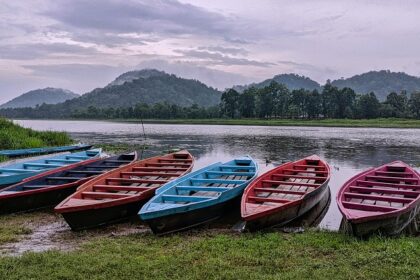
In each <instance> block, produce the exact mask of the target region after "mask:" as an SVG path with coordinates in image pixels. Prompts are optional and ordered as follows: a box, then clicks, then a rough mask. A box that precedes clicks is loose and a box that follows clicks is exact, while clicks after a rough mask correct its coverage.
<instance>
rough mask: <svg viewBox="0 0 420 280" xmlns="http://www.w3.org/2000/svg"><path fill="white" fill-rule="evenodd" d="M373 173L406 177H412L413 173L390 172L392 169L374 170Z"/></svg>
mask: <svg viewBox="0 0 420 280" xmlns="http://www.w3.org/2000/svg"><path fill="white" fill-rule="evenodd" d="M375 175H388V176H393V175H395V176H397V175H399V176H404V177H405V176H407V177H413V174H411V173H409V172H392V171H380V170H378V171H375Z"/></svg>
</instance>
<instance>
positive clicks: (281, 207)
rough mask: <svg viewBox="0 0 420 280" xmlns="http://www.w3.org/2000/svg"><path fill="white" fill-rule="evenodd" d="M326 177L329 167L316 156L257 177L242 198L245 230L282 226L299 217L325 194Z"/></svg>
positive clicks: (282, 166)
mask: <svg viewBox="0 0 420 280" xmlns="http://www.w3.org/2000/svg"><path fill="white" fill-rule="evenodd" d="M330 177H331V171H330V167H329V165H328V164H327V163H326V162H325V161H323V160H322V159H321V158H319V157H318V156H316V155H313V156H309V157H306V158H304V159H301V160H298V161H295V162H288V163H285V164H282V165H280V166H278V167H276V168H274V169H272V170H270V171H268V172H266V173H265V174H263V175H261V176H259V177H258V178H257V179H256V180H255V181H254V182H253V183H251V184H250V185H249V186H248V187H247V188H246V190H245V191H244V194H243V196H242V201H241V216H242V219H243V220H244V221H245V222H246V225H245V229H247V230H251V231H252V230H258V229H263V228H267V227H272V226H282V225H285V224H287V223H289V222H291V221H292V220H294V219H296V218H298V217H300V216H302V215H303V214H305V213H306V212H307V211H308V210H309V209H311V208H312V207H314V206H315V205H316V204H318V203H319V202H320V201H321V199H322V198H323V197H324V196H325V195H327V194H328V182H329V180H330Z"/></svg>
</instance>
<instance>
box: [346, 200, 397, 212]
mask: <svg viewBox="0 0 420 280" xmlns="http://www.w3.org/2000/svg"><path fill="white" fill-rule="evenodd" d="M342 203H343V205H344V206H346V207H347V208H350V209H355V210H360V211H376V212H391V211H395V210H398V209H399V208H396V207H390V206H382V205H374V204H362V203H355V202H350V201H343V202H342Z"/></svg>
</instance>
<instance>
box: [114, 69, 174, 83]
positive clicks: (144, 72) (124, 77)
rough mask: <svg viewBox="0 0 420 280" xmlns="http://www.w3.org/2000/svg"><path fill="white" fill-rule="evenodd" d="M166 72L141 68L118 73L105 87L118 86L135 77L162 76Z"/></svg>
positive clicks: (135, 78)
mask: <svg viewBox="0 0 420 280" xmlns="http://www.w3.org/2000/svg"><path fill="white" fill-rule="evenodd" d="M165 75H168V74H166V73H165V72H163V71H158V70H156V69H143V70H136V71H129V72H126V73H124V74H121V75H119V76H118V77H117V78H116V79H115V80H114V81H112V82H111V83H109V84H108V85H107V87H111V86H120V85H122V84H124V83H126V82H128V83H130V82H132V81H134V80H137V79H140V78H142V79H148V78H150V77H163V76H165Z"/></svg>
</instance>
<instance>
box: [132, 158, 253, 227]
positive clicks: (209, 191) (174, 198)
mask: <svg viewBox="0 0 420 280" xmlns="http://www.w3.org/2000/svg"><path fill="white" fill-rule="evenodd" d="M257 172H258V165H257V163H256V162H255V161H254V160H253V159H252V158H251V157H248V156H246V157H241V158H236V159H234V160H232V161H229V162H226V163H221V162H218V163H215V164H212V165H209V166H207V167H204V168H202V169H200V170H197V171H195V172H193V173H191V174H189V175H186V176H184V177H181V178H179V179H177V180H175V181H173V182H171V183H168V184H166V185H165V186H163V187H162V188H161V189H159V190H158V191H157V192H156V195H155V197H153V198H152V199H151V200H150V201H149V202H147V203H146V204H145V205H144V206H143V208H142V209H141V210H140V212H139V216H140V218H141V219H142V220H143V221H145V222H146V223H147V224H148V225H149V226H150V228H151V229H152V231H153V232H154V233H155V234H166V233H171V232H175V231H179V230H184V229H188V228H191V227H194V226H197V225H200V224H203V223H206V222H209V221H212V220H215V219H217V218H219V217H220V216H222V215H223V214H224V213H225V212H226V211H227V210H228V209H229V206H232V204H234V200H235V198H239V197H240V196H241V194H242V192H243V190H244V189H245V187H246V186H247V185H248V184H249V183H250V182H251V181H252V180H253V179H254V178H255V177H256V174H257ZM238 206H239V201H238Z"/></svg>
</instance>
